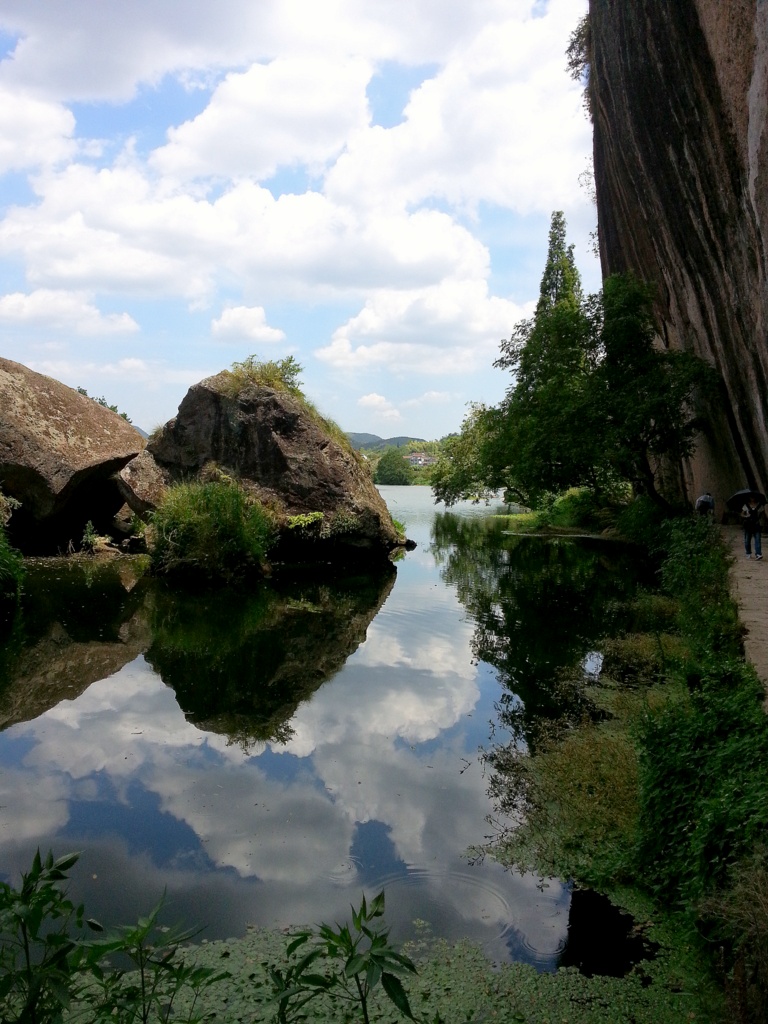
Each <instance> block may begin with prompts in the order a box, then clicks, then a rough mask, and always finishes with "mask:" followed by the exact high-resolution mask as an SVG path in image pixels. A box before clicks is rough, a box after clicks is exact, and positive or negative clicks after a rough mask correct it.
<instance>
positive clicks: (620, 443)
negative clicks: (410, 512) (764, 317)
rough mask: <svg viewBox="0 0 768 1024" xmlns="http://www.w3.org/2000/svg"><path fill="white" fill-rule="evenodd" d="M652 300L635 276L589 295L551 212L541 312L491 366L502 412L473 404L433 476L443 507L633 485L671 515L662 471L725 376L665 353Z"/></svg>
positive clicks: (690, 439)
mask: <svg viewBox="0 0 768 1024" xmlns="http://www.w3.org/2000/svg"><path fill="white" fill-rule="evenodd" d="M657 336H658V330H657V326H656V323H655V320H654V316H653V292H652V290H651V289H650V288H649V287H648V286H647V285H645V284H643V283H642V282H640V281H638V280H637V279H636V278H634V277H632V276H631V275H616V276H614V277H610V278H608V279H607V280H606V282H605V285H604V288H603V291H602V292H601V293H599V294H598V295H592V296H589V297H588V298H586V299H585V298H584V297H583V296H582V293H581V283H580V280H579V275H578V271H577V270H576V267H575V265H574V261H573V247H572V246H568V245H567V244H566V238H565V219H564V218H563V215H562V213H559V212H556V213H554V214H553V215H552V224H551V227H550V233H549V250H548V254H547V264H546V267H545V269H544V275H543V277H542V280H541V289H540V294H539V301H538V303H537V306H536V312H535V314H534V316H533V317H532V318H531V319H530V320H524V321H522V322H521V323H519V324H517V326H516V327H515V329H514V330H513V332H512V335H511V336H510V338H509V340H508V341H503V342H502V343H501V356H500V357H499V359H498V360H497V361H496V363H495V364H494V365H496V366H497V367H501V368H503V369H508V370H510V371H511V372H512V374H513V382H512V384H511V385H510V388H509V390H508V391H507V394H506V396H505V398H504V400H503V401H502V403H501V404H500V406H498V407H497V408H486V407H481V406H477V407H474V408H473V411H472V413H471V414H470V416H469V417H467V419H466V420H465V421H464V424H463V425H462V431H461V434H460V435H459V437H458V438H457V439H456V440H454V441H453V442H452V443H451V445H450V446H446V453H445V457H444V460H442V461H441V464H439V466H438V471H437V472H436V474H435V478H434V479H435V485H434V486H435V491H436V494H437V495H438V497H441V498H442V499H443V500H444V501H447V502H449V503H450V502H451V501H456V500H458V499H459V498H462V497H469V496H471V495H473V494H477V493H481V492H482V489H483V488H498V487H505V488H506V490H507V492H508V493H509V494H511V495H515V496H516V497H518V498H519V499H520V500H522V501H523V502H524V503H526V504H535V503H536V502H537V501H538V500H539V498H540V497H542V496H543V494H544V493H545V492H553V491H554V492H558V491H564V490H567V489H568V488H569V487H574V486H582V487H583V486H586V487H589V488H591V489H592V490H593V491H594V492H595V493H597V494H598V495H601V496H605V495H610V494H611V493H612V492H614V491H615V490H616V489H617V488H619V487H621V486H623V485H624V484H626V483H627V482H629V483H631V484H632V487H633V489H634V491H635V493H644V494H647V495H648V496H649V497H650V498H651V500H652V501H654V502H655V503H656V504H657V505H659V506H660V507H664V508H667V507H668V502H667V500H666V499H665V497H664V495H663V493H662V489H661V486H660V482H659V481H660V477H661V476H662V474H663V471H664V467H665V465H668V464H669V463H670V462H678V463H679V461H680V460H681V459H684V458H686V457H687V456H689V455H691V453H692V452H693V450H694V447H695V444H696V436H697V433H698V431H699V429H700V426H701V417H700V415H699V410H700V409H701V408H702V407H703V406H704V405H705V404H706V402H707V401H708V399H709V397H710V395H711V393H712V391H713V389H714V388H716V386H717V375H716V373H715V371H714V370H713V369H712V367H710V366H708V365H707V364H706V363H704V362H703V361H702V360H700V359H698V358H697V357H696V356H694V355H692V354H691V353H687V352H670V351H667V350H664V349H660V348H658V347H657V344H656V338H657Z"/></svg>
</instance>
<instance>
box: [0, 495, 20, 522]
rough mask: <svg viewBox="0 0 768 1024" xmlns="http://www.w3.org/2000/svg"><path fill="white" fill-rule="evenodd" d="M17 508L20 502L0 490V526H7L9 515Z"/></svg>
mask: <svg viewBox="0 0 768 1024" xmlns="http://www.w3.org/2000/svg"><path fill="white" fill-rule="evenodd" d="M17 508H21V502H20V501H19V500H18V499H17V498H12V497H11V496H10V495H9V494H3V492H2V491H0V528H2V527H3V526H7V525H8V523H9V521H10V518H11V516H12V515H13V513H14V512H15V511H16V509H17Z"/></svg>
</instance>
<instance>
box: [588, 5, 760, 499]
mask: <svg viewBox="0 0 768 1024" xmlns="http://www.w3.org/2000/svg"><path fill="white" fill-rule="evenodd" d="M590 29H591V48H590V58H591V62H590V63H591V68H590V86H589V88H590V98H591V106H592V111H593V117H594V155H595V179H596V186H597V202H598V222H599V235H600V251H601V259H602V264H603V271H604V273H605V274H610V273H616V272H624V271H627V270H629V271H633V272H634V273H636V274H637V275H638V276H640V277H642V278H645V279H646V280H650V281H653V282H656V284H657V285H658V314H659V319H660V323H661V327H662V334H663V337H662V341H663V343H664V344H665V345H667V346H669V347H672V348H678V349H685V350H688V351H693V352H695V353H696V354H697V355H699V356H701V357H702V358H704V359H706V360H707V361H708V362H710V363H711V364H712V365H714V366H715V367H716V368H717V370H718V372H719V373H720V375H721V377H722V382H723V385H722V390H721V395H720V400H719V402H718V403H717V406H716V407H713V408H711V410H710V414H709V417H708V422H707V424H706V428H705V432H704V436H703V438H702V440H701V443H700V444H699V447H698V450H697V452H696V454H695V456H694V457H693V459H692V460H691V461H690V463H689V464H687V465H685V466H683V467H681V471H680V476H679V480H678V487H679V489H680V490H681V491H682V493H683V494H685V495H687V497H688V498H689V499H690V498H694V497H695V496H696V494H698V493H699V492H700V491H702V490H703V489H704V488H705V487H708V488H709V489H710V490H712V491H713V493H715V494H716V495H718V496H719V497H720V498H724V497H726V496H727V495H728V493H730V492H731V491H733V490H736V489H738V488H740V487H743V486H745V485H748V486H757V487H759V488H760V489H761V490H765V489H766V487H768V470H767V467H768V423H766V415H767V412H766V394H768V345H766V331H767V330H768V4H766V3H765V2H764V0H727V2H723V0H674V2H672V3H670V2H669V0H632V2H631V3H627V2H624V0H590Z"/></svg>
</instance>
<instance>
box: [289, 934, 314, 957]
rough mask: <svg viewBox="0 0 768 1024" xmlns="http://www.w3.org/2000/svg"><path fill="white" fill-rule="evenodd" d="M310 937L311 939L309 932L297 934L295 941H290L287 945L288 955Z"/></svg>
mask: <svg viewBox="0 0 768 1024" xmlns="http://www.w3.org/2000/svg"><path fill="white" fill-rule="evenodd" d="M308 939H309V932H302V933H301V934H300V935H297V936H296V937H295V938H294V939H293V941H291V942H289V943H288V946H287V948H286V951H285V952H286V954H287V955H288V956H290V955H291V954H292V953H294V952H295V951H296V950H297V949H298V948H299V946H303V945H304V943H305V942H306V941H307V940H308Z"/></svg>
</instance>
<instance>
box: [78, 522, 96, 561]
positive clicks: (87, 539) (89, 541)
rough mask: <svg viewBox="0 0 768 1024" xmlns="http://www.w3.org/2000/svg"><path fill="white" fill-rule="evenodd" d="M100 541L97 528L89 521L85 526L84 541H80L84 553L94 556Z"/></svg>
mask: <svg viewBox="0 0 768 1024" xmlns="http://www.w3.org/2000/svg"><path fill="white" fill-rule="evenodd" d="M98 539H99V535H98V533H97V532H96V528H95V526H94V525H93V523H92V522H91V520H90V519H89V520H88V522H87V523H86V524H85V529H84V530H83V539H82V540H81V541H80V549H81V550H82V551H88V552H89V553H90V554H93V552H94V550H95V548H96V544H97V542H98Z"/></svg>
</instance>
